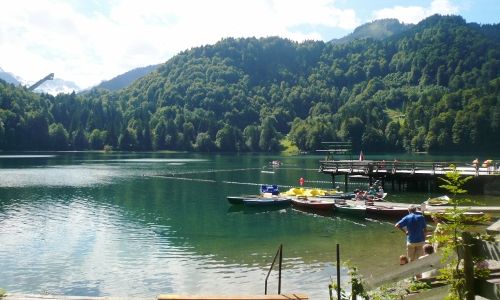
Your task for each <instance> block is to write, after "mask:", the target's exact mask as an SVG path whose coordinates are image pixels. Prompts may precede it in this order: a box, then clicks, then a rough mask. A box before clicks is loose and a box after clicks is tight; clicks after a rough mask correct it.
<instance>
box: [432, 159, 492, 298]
mask: <svg viewBox="0 0 500 300" xmlns="http://www.w3.org/2000/svg"><path fill="white" fill-rule="evenodd" d="M450 168H451V171H450V172H447V173H446V174H445V176H444V177H440V178H439V179H440V180H441V181H443V182H444V184H442V185H440V187H441V188H443V189H445V190H447V191H448V192H450V193H451V194H452V195H453V196H452V198H451V199H450V204H451V206H452V207H451V208H449V209H446V210H445V213H444V214H440V215H439V218H441V219H443V220H444V221H445V222H444V223H443V224H441V225H442V228H441V230H440V233H439V234H435V235H434V236H433V237H432V239H431V241H432V242H437V243H439V244H440V245H442V246H441V247H440V248H439V252H440V253H442V254H441V255H442V261H443V262H447V264H446V265H445V266H444V267H443V268H442V269H440V270H439V271H440V275H439V276H438V278H439V279H442V280H444V281H445V282H446V283H447V284H449V286H450V290H449V294H448V295H447V297H446V299H450V300H451V299H463V298H464V297H465V295H466V289H465V276H464V270H463V257H461V255H460V252H461V250H462V249H464V247H465V246H467V245H465V243H464V242H463V240H462V238H461V233H462V232H463V231H465V230H466V229H467V227H468V224H471V223H475V222H486V221H487V220H488V217H487V216H481V217H471V216H467V215H466V214H465V212H466V211H467V209H466V208H460V207H459V206H460V205H466V204H472V203H473V202H472V201H471V200H470V199H467V198H462V197H460V196H459V195H463V194H465V193H467V190H466V189H464V185H465V184H466V183H467V182H468V181H469V180H471V179H472V176H468V177H462V176H461V175H460V173H459V172H458V171H457V169H456V167H455V166H454V165H451V166H450ZM476 261H477V262H479V261H480V260H479V259H478V258H477V259H476ZM478 271H479V270H478ZM485 273H486V272H485V271H484V270H482V271H480V272H477V274H478V275H481V276H484V274H485Z"/></svg>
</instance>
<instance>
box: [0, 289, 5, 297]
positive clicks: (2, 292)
mask: <svg viewBox="0 0 500 300" xmlns="http://www.w3.org/2000/svg"><path fill="white" fill-rule="evenodd" d="M6 293H7V292H6V291H5V290H4V289H0V298H2V297H5V294H6Z"/></svg>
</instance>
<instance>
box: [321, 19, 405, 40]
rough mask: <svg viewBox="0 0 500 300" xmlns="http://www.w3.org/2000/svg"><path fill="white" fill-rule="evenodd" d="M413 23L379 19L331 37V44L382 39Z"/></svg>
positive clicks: (402, 30)
mask: <svg viewBox="0 0 500 300" xmlns="http://www.w3.org/2000/svg"><path fill="white" fill-rule="evenodd" d="M413 26H414V25H413V24H405V23H400V22H399V20H397V19H380V20H375V21H372V22H370V23H366V24H363V25H361V26H359V27H357V28H356V29H354V31H353V32H352V33H350V34H348V35H346V36H344V37H342V38H340V39H333V40H331V41H330V42H331V43H333V44H345V43H349V42H351V41H354V40H360V39H367V38H372V39H375V40H383V39H386V38H388V37H390V36H393V35H395V34H398V33H401V32H404V31H406V30H408V29H410V28H412V27H413Z"/></svg>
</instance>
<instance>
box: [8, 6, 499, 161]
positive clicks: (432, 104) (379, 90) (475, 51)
mask: <svg viewBox="0 0 500 300" xmlns="http://www.w3.org/2000/svg"><path fill="white" fill-rule="evenodd" d="M381 22H384V21H381ZM387 22H391V24H392V25H391V26H394V20H389V21H387ZM499 137H500V25H498V24H497V25H482V26H480V25H478V24H474V23H466V22H465V20H463V19H462V18H461V17H457V16H439V15H435V16H431V17H429V18H427V19H425V20H423V21H422V22H420V23H419V24H417V25H415V26H407V27H405V29H404V30H400V32H398V33H396V34H392V35H390V36H388V37H387V38H378V39H370V38H365V39H358V40H353V41H349V42H346V43H331V42H329V43H325V42H320V41H306V42H303V43H296V42H293V41H290V40H287V39H282V38H278V37H270V38H261V39H256V38H241V39H234V38H227V39H223V40H221V41H220V42H218V43H216V44H215V45H207V46H203V47H198V48H192V49H189V50H186V51H184V52H182V53H180V54H178V55H176V56H175V57H173V58H172V59H170V60H169V61H167V62H166V63H164V64H162V65H160V66H159V67H158V69H156V71H154V72H152V73H150V74H148V75H146V76H144V77H142V78H140V79H139V80H137V81H135V82H134V83H132V84H131V85H130V86H128V87H127V88H124V89H121V90H119V91H115V92H111V91H107V90H102V89H92V90H90V91H88V92H85V93H82V94H78V95H77V94H60V95H58V96H55V97H53V96H50V95H48V94H35V93H31V92H29V91H27V89H26V88H22V87H15V86H14V85H12V84H7V83H5V82H3V81H0V149H1V150H69V149H75V150H85V149H103V148H104V147H109V148H112V149H120V150H135V151H142V150H164V149H168V150H193V151H276V150H279V148H280V140H282V139H284V138H288V139H289V140H290V141H292V142H293V143H294V144H295V145H297V146H298V147H299V149H301V150H314V149H318V148H320V147H321V142H323V141H347V140H349V141H352V143H353V147H354V148H355V149H363V150H365V151H370V152H377V151H430V152H445V151H446V152H448V151H462V152H470V151H476V152H477V151H492V150H493V149H498V147H499V146H500V139H499Z"/></svg>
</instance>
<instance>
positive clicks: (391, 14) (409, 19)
mask: <svg viewBox="0 0 500 300" xmlns="http://www.w3.org/2000/svg"><path fill="white" fill-rule="evenodd" d="M458 12H459V8H458V7H457V6H455V5H453V4H452V3H451V2H450V1H449V0H433V1H432V2H431V4H430V6H429V7H422V6H394V7H391V8H383V9H380V10H377V11H375V12H374V13H373V17H374V19H375V20H377V19H387V18H395V19H398V20H399V21H401V22H404V23H413V24H415V23H418V22H419V21H421V20H422V19H425V18H426V17H428V16H431V15H433V14H442V15H450V14H457V13H458Z"/></svg>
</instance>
